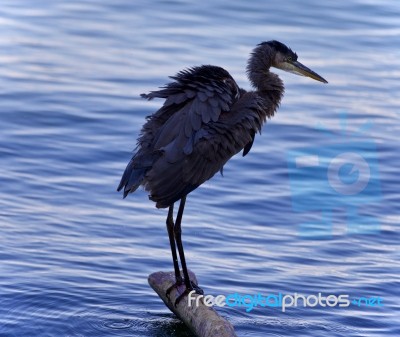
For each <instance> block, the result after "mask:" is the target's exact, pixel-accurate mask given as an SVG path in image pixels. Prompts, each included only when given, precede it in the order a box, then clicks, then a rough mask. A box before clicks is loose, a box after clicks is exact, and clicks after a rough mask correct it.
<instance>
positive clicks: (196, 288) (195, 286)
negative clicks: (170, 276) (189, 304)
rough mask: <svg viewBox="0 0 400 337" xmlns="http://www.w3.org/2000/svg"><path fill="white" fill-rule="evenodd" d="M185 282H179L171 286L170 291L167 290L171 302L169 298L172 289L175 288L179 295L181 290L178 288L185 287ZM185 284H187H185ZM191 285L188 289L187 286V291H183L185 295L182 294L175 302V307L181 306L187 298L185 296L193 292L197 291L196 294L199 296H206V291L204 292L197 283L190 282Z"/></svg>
mask: <svg viewBox="0 0 400 337" xmlns="http://www.w3.org/2000/svg"><path fill="white" fill-rule="evenodd" d="M183 283H184V282H183V280H178V281H177V282H176V283H174V284H173V285H172V286H170V287H169V288H168V289H167V291H166V296H167V298H168V299H169V300H170V301H171V298H170V297H169V296H170V293H171V291H172V289H174V288H176V290H177V293H178V292H179V289H178V287H180V286H181V285H183ZM185 284H186V282H185ZM189 284H190V286H189V287H188V286H185V290H184V291H183V293H182V294H180V295H179V296H178V297H177V298H176V300H175V302H174V306H175V307H176V306H177V305H178V304H179V302H180V301H181V300H182V299H183V298H184V297H185V296H187V295H188V294H189V293H190V292H191V291H193V290H194V291H195V292H196V294H199V295H204V291H203V289H201V288H200V287H199V286H198V285H197V284H196V283H194V282H193V281H192V280H189Z"/></svg>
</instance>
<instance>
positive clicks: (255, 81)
mask: <svg viewBox="0 0 400 337" xmlns="http://www.w3.org/2000/svg"><path fill="white" fill-rule="evenodd" d="M272 57H273V54H272V53H271V52H268V51H266V50H263V46H259V47H257V48H256V49H255V50H254V51H253V53H252V55H251V57H250V59H249V62H248V64H247V76H248V78H249V80H250V82H251V84H252V86H253V87H254V88H255V89H256V90H257V91H258V92H259V95H260V96H262V97H264V98H266V99H268V101H269V102H270V104H271V103H272V104H273V105H274V110H275V109H276V108H277V107H278V105H279V103H280V101H281V98H282V96H283V93H284V91H285V89H284V86H283V82H282V80H281V79H280V78H279V76H278V75H276V74H274V73H271V72H270V71H269V69H270V67H271V64H272V59H271V58H272Z"/></svg>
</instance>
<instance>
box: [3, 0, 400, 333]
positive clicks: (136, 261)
mask: <svg viewBox="0 0 400 337" xmlns="http://www.w3.org/2000/svg"><path fill="white" fill-rule="evenodd" d="M106 3H107V2H104V1H100V0H91V1H74V0H72V1H50V0H43V1H42V0H41V1H34V2H33V1H27V0H21V1H11V0H9V1H2V5H1V7H0V129H1V133H0V158H1V165H0V186H1V189H0V219H1V226H0V336H2V337H10V336H17V337H24V336H76V337H82V336H85V337H86V336H96V337H98V336H157V337H164V336H175V337H178V336H179V337H181V336H192V335H191V334H190V332H189V330H188V329H187V328H186V327H185V326H184V325H183V324H182V323H180V322H179V321H178V320H177V319H176V318H175V317H174V316H173V314H171V313H170V312H169V311H168V310H167V309H166V307H165V306H164V305H163V303H162V302H161V300H160V299H159V298H158V297H157V296H156V295H155V293H154V292H153V291H152V290H151V288H150V287H149V286H148V284H147V276H148V275H149V274H150V273H152V272H155V271H159V270H172V263H171V258H170V251H169V246H168V238H167V235H166V230H165V217H166V211H165V210H157V209H156V208H155V207H154V204H153V203H152V202H150V201H149V200H148V198H147V195H146V193H145V192H144V191H138V192H137V193H135V194H134V195H131V196H129V198H127V199H125V200H123V199H122V197H121V195H120V194H118V193H116V191H115V190H116V187H117V185H118V182H119V179H120V176H121V174H122V172H123V170H124V168H125V165H126V164H127V162H128V160H129V159H130V155H131V150H132V149H133V148H134V147H135V142H136V137H137V136H138V132H139V130H140V127H141V125H142V123H143V122H144V117H145V116H146V115H149V114H151V113H152V112H154V111H155V110H156V109H157V108H158V107H160V105H161V103H162V102H161V101H156V100H155V101H152V102H147V101H144V100H142V99H141V98H140V96H139V95H140V93H143V92H147V91H149V90H152V89H155V88H157V87H159V86H161V85H163V84H165V83H166V82H168V78H167V77H168V76H169V75H173V74H175V73H176V72H177V71H179V70H181V69H182V68H185V67H188V66H192V65H199V64H215V65H220V66H223V67H224V68H226V69H227V70H228V71H229V72H230V73H231V74H232V76H233V77H234V78H235V79H236V81H237V82H238V84H239V85H240V86H242V87H243V88H246V89H248V88H249V84H248V81H247V79H246V76H245V65H246V60H247V57H248V55H249V53H250V51H251V49H252V48H253V47H254V46H255V45H256V44H257V43H259V42H261V41H264V40H271V39H277V40H280V41H282V42H284V43H286V44H288V45H289V46H290V47H291V48H292V49H293V50H295V51H296V52H297V53H298V55H299V60H300V61H301V62H303V63H304V64H306V65H307V66H309V67H310V68H312V69H313V70H315V71H316V72H318V73H319V74H321V75H322V76H323V77H324V78H326V79H327V80H328V81H329V84H328V85H323V84H321V83H319V82H315V81H312V80H310V79H307V78H302V77H298V76H294V75H292V74H288V73H283V72H281V71H279V70H276V72H277V73H279V75H280V76H281V77H282V79H283V80H284V82H285V85H286V94H285V97H284V100H283V102H282V105H281V107H280V109H279V112H278V113H277V115H276V116H275V117H274V118H273V119H272V120H271V121H268V123H267V125H266V126H265V127H264V129H263V134H262V136H257V137H256V141H255V144H254V146H253V149H252V151H251V152H250V154H249V155H247V156H246V157H245V158H242V157H241V156H239V155H238V156H236V157H234V158H233V159H232V160H231V161H230V162H229V163H228V164H227V165H226V166H225V170H224V177H221V176H220V175H217V176H215V177H214V178H213V179H212V180H211V181H208V182H206V183H205V184H204V185H203V186H201V187H200V188H198V189H197V190H196V191H194V192H193V193H191V194H190V195H189V197H188V201H187V207H186V211H185V215H184V224H183V228H184V233H183V238H184V244H185V248H186V254H187V259H188V264H189V268H190V269H191V270H193V271H194V272H195V273H196V275H197V278H198V279H199V282H200V285H201V286H202V288H203V289H204V290H205V292H206V293H207V294H211V295H214V296H216V295H218V294H223V295H228V294H233V293H239V294H251V295H253V294H257V293H260V294H264V295H267V294H278V293H279V292H280V293H282V294H294V293H296V292H297V293H299V294H304V295H312V294H316V295H318V293H322V294H323V295H325V296H327V295H330V294H333V295H335V296H339V295H340V294H348V295H349V297H350V299H356V300H357V299H359V298H360V297H365V298H371V297H374V298H380V299H382V301H383V302H381V305H375V306H373V305H369V306H367V305H361V306H358V305H353V304H351V305H349V306H347V307H339V306H336V307H332V308H330V307H322V306H316V307H313V308H311V307H303V306H302V305H301V304H300V305H299V306H298V307H297V308H295V307H293V308H287V310H286V311H285V312H282V310H280V308H278V307H260V306H258V307H256V308H254V309H253V310H251V311H249V312H246V310H245V309H246V308H245V307H233V308H231V307H228V306H225V307H221V308H217V310H218V312H219V313H220V314H221V315H223V316H225V317H226V318H227V319H228V320H229V321H230V322H232V324H233V325H234V326H235V329H236V331H237V334H238V336H316V337H317V336H318V337H321V336H399V335H400V324H399V307H398V298H399V295H400V287H399V284H400V283H399V281H400V277H399V275H400V268H399V267H400V263H399V260H400V254H399V242H400V241H399V239H400V236H399V230H398V224H399V221H400V216H399V205H400V194H399V187H400V186H399V175H398V171H399V166H400V160H399V156H398V153H399V152H398V144H399V143H398V135H399V133H400V126H399V118H400V96H399V92H400V84H399V83H400V82H399V77H400V51H399V48H398V46H399V43H400V20H399V16H400V3H399V2H396V1H377V0H350V1H347V2H346V3H344V2H334V1H325V2H324V1H316V0H305V1H301V2H300V1H284V2H282V1H274V2H266V1H261V0H256V1H247V2H245V1H238V0H231V1H151V2H150V1H141V0H135V1H122V0H119V1H109V2H108V4H106ZM343 153H353V154H354V153H355V154H356V155H358V157H357V158H361V159H360V160H361V161H360V160H358V161H356V162H355V163H354V162H352V161H351V160H350V162H349V160H347V161H348V162H347V163H346V164H345V165H342V166H340V165H339V166H338V165H336V166H334V164H332V165H333V166H330V164H331V163H334V161H333V158H336V157H337V156H340V155H341V154H343ZM298 155H299V156H300V157H303V159H304V157H307V156H308V157H309V158H314V159H313V160H314V162H316V163H317V164H318V165H316V166H313V167H311V166H307V165H306V166H301V165H300V166H298V165H297V161H296V160H297V159H296V158H298ZM315 158H317V159H315ZM310 160H311V159H309V161H308V162H310ZM315 160H317V161H315ZM311 161H312V160H311ZM335 167H336V168H337V170H336V171H335ZM329 170H331V171H329ZM328 171H329V172H331V173H330V174H331V175H330V176H329V177H330V178H329V177H328V173H327V172H328ZM332 172H333V173H332ZM335 172H336V173H335ZM332 177H333V178H332ZM361 178H363V179H361ZM329 179H331V180H329ZM332 179H333V180H332ZM335 179H336V180H335ZM338 179H339V180H338ZM360 179H361V180H360ZM332 181H333V183H332ZM359 181H361V182H364V183H365V184H364V185H365V186H364V187H363V186H361V187H362V188H360V189H359V190H354V189H356V188H358V187H357V186H358V185H357V186H356V185H355V184H356V183H357V182H359ZM335 183H336V184H338V185H335ZM335 186H336V187H335ZM341 187H343V188H353V189H352V190H351V191H350V192H349V193H348V191H347V190H346V191H347V192H346V191H345V190H343V189H340V188H341ZM335 188H336V189H335Z"/></svg>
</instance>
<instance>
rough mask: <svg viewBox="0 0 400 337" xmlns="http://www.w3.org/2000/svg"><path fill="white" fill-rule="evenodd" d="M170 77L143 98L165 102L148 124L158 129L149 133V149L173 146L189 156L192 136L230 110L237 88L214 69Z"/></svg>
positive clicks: (237, 94)
mask: <svg viewBox="0 0 400 337" xmlns="http://www.w3.org/2000/svg"><path fill="white" fill-rule="evenodd" d="M171 78H172V79H174V80H175V82H172V83H170V84H168V85H167V86H166V87H165V88H163V89H161V90H158V91H152V92H150V93H149V94H144V95H142V96H143V97H145V98H148V99H152V98H155V97H159V98H164V99H165V102H164V105H163V106H162V108H161V109H160V110H159V111H157V112H156V113H155V114H154V115H152V116H151V117H150V119H149V122H148V123H147V124H151V125H153V126H156V128H157V130H154V131H153V132H152V136H153V139H152V147H153V148H154V149H160V148H163V147H165V146H168V145H169V144H171V143H174V145H173V146H174V148H176V149H179V150H180V149H183V151H184V153H185V154H190V153H191V151H192V149H193V136H194V134H195V133H196V132H197V131H198V130H200V128H201V127H202V126H203V125H205V124H207V123H209V122H217V121H218V119H219V117H220V115H221V113H223V112H227V111H229V110H230V109H231V107H232V105H233V103H234V102H235V101H236V100H237V99H238V98H239V96H240V89H239V87H238V86H237V84H236V82H235V81H234V80H233V78H232V77H231V76H230V74H229V73H228V72H227V71H226V70H224V69H223V68H220V67H216V66H201V67H195V68H191V69H188V70H184V71H182V72H180V73H178V74H177V75H176V76H173V77H171ZM145 127H146V126H145ZM144 129H145V128H144ZM146 131H147V130H146Z"/></svg>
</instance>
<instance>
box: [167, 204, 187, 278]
mask: <svg viewBox="0 0 400 337" xmlns="http://www.w3.org/2000/svg"><path fill="white" fill-rule="evenodd" d="M167 231H168V237H169V245H170V246H171V253H172V261H173V263H174V271H175V280H176V284H177V285H181V284H182V281H183V280H182V276H181V272H180V270H179V263H178V256H177V255H176V245H175V237H174V204H172V205H171V206H169V209H168V216H167Z"/></svg>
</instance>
